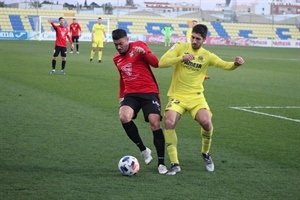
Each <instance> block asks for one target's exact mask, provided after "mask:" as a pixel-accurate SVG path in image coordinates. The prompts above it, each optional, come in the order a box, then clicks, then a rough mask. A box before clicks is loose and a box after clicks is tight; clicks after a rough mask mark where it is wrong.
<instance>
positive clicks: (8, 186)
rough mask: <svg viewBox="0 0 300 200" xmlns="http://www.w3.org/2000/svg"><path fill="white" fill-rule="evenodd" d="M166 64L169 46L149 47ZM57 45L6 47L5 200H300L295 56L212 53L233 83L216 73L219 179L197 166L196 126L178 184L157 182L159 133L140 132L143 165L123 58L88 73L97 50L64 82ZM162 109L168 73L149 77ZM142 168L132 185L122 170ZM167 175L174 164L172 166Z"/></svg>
mask: <svg viewBox="0 0 300 200" xmlns="http://www.w3.org/2000/svg"><path fill="white" fill-rule="evenodd" d="M149 46H150V47H151V48H152V50H153V51H154V52H155V54H156V55H157V56H158V57H160V56H161V55H162V54H163V53H164V52H165V51H166V50H167V49H166V48H165V47H164V46H163V44H150V45H149ZM53 47H54V42H39V41H1V43H0V56H1V60H0V89H1V96H0V199H4V200H6V199H12V200H17V199H18V200H19V199H55V200H57V199H70V200H74V199H107V200H118V199H120V200H121V199H122V200H124V199H139V200H140V199H143V200H148V199H149V200H152V199H155V200H157V199H165V200H167V199H173V200H175V199H176V200H177V199H188V200H196V199H197V200H198V199H229V200H232V199H236V200H241V199H270V200H273V199H298V198H299V196H300V190H299V185H300V156H299V155H300V131H299V130H300V123H299V122H300V92H299V91H300V54H299V49H286V48H258V47H226V46H206V48H207V49H208V50H211V51H212V52H215V53H216V54H217V55H219V56H220V57H221V58H223V59H224V60H230V61H231V60H233V59H234V57H235V56H237V55H241V56H243V57H244V59H245V61H246V63H245V65H244V66H242V67H241V68H239V69H237V70H235V71H231V72H228V71H223V70H220V69H217V68H214V67H211V68H209V70H208V75H210V76H211V79H210V80H208V81H205V83H204V85H205V96H206V98H207V101H208V103H209V105H210V107H211V109H212V112H213V123H214V130H215V131H214V135H213V143H212V148H211V154H212V158H213V160H214V162H215V172H213V173H208V172H206V171H205V169H204V163H203V161H202V159H201V157H200V149H201V137H200V133H199V126H198V125H197V123H196V122H195V121H193V120H192V119H191V117H190V115H189V114H186V115H184V116H183V117H182V120H181V121H180V122H179V124H178V127H177V134H178V139H179V144H178V151H179V159H180V161H181V166H182V173H180V174H178V175H176V176H163V175H159V174H158V173H157V169H156V155H155V151H154V145H153V143H152V133H151V131H150V129H149V126H148V124H146V123H144V122H143V119H142V115H141V113H140V114H139V117H138V119H137V120H136V123H137V126H138V127H139V130H140V134H141V136H142V138H143V139H144V142H145V144H146V145H147V146H149V147H150V148H151V149H152V150H153V153H154V154H153V155H154V162H152V163H151V164H150V165H149V166H147V165H145V164H144V163H143V161H142V159H141V157H140V153H139V151H138V149H137V147H135V146H134V145H133V144H132V142H131V141H130V140H129V139H128V138H127V136H126V134H125V133H124V131H123V129H122V126H121V124H120V122H119V119H118V81H119V74H118V72H117V70H116V67H115V66H114V64H113V62H112V56H113V55H114V54H115V53H116V51H115V49H114V46H113V44H112V43H107V44H105V48H104V54H103V59H102V61H103V62H102V63H101V64H99V63H98V62H96V61H97V54H95V59H94V62H92V63H89V55H90V50H91V44H90V43H88V42H86V43H84V42H82V43H80V54H79V55H77V54H68V56H67V66H66V75H65V76H63V75H60V74H59V72H60V63H61V59H60V58H59V59H58V62H57V69H58V70H57V74H55V75H50V70H51V59H52V53H53ZM153 71H154V73H155V75H156V77H157V81H158V83H159V86H160V90H161V98H162V107H163V108H164V107H165V105H166V101H167V98H166V93H167V89H168V87H169V83H170V79H171V73H172V68H168V69H153ZM127 154H131V155H134V156H136V157H137V158H138V159H139V160H140V165H141V170H140V172H139V173H138V174H137V175H136V176H134V177H124V176H122V175H121V174H120V173H119V171H118V168H117V164H118V161H119V159H120V158H121V157H122V156H124V155H127ZM166 164H167V165H168V167H169V164H170V163H169V158H168V156H167V154H166Z"/></svg>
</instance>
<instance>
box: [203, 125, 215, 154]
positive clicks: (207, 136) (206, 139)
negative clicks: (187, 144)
mask: <svg viewBox="0 0 300 200" xmlns="http://www.w3.org/2000/svg"><path fill="white" fill-rule="evenodd" d="M213 130H214V128H212V129H211V130H210V131H205V130H204V129H202V128H201V136H202V153H205V154H207V153H208V152H209V149H210V146H211V140H212V134H213Z"/></svg>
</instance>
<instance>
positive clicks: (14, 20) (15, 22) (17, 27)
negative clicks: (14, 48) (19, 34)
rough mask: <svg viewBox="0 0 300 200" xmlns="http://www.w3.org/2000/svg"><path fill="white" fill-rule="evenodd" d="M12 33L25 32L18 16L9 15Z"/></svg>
mask: <svg viewBox="0 0 300 200" xmlns="http://www.w3.org/2000/svg"><path fill="white" fill-rule="evenodd" d="M9 19H10V22H11V25H12V28H13V30H14V31H25V29H24V26H23V23H22V20H21V17H20V15H9Z"/></svg>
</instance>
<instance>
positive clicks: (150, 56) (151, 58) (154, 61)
mask: <svg viewBox="0 0 300 200" xmlns="http://www.w3.org/2000/svg"><path fill="white" fill-rule="evenodd" d="M142 47H143V49H144V50H145V54H144V55H143V56H144V60H145V61H146V62H147V63H148V64H149V65H150V66H152V67H155V68H157V67H158V58H157V57H156V56H155V54H154V53H153V52H152V51H151V50H150V49H149V47H148V46H147V45H146V44H145V43H142Z"/></svg>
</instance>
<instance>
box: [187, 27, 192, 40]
mask: <svg viewBox="0 0 300 200" xmlns="http://www.w3.org/2000/svg"><path fill="white" fill-rule="evenodd" d="M192 31H193V28H189V29H188V30H187V32H186V41H187V42H190V41H191V37H192Z"/></svg>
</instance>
